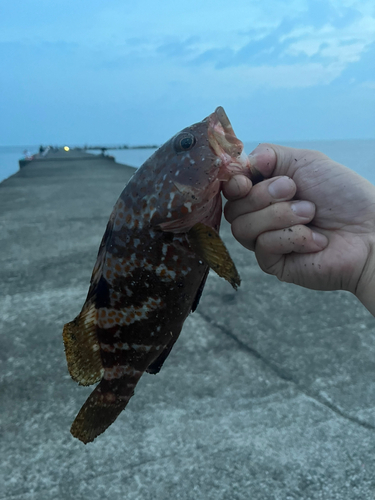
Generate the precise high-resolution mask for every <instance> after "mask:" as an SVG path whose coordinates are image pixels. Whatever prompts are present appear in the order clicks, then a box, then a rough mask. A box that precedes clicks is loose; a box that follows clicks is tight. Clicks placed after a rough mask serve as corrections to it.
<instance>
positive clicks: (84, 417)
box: [70, 379, 134, 444]
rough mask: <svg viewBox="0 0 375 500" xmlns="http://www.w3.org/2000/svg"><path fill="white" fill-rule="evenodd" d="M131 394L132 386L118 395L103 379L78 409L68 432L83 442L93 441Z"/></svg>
mask: <svg viewBox="0 0 375 500" xmlns="http://www.w3.org/2000/svg"><path fill="white" fill-rule="evenodd" d="M133 394H134V387H131V388H130V389H129V392H128V394H125V395H121V396H119V395H117V394H115V392H113V391H112V390H111V388H110V386H108V381H107V380H104V379H103V380H102V381H101V382H100V384H99V385H98V386H97V387H96V388H95V389H94V390H93V391H92V393H91V394H90V396H89V397H88V398H87V400H86V402H85V403H84V405H83V406H82V408H81V409H80V411H79V413H78V415H77V416H76V418H75V420H74V422H73V424H72V427H71V429H70V432H71V433H72V435H73V436H74V437H75V438H77V439H79V440H80V441H82V442H83V443H84V444H87V443H90V442H91V441H94V439H95V438H96V437H97V436H99V434H102V433H103V432H104V431H105V430H106V429H107V428H108V427H109V426H110V425H111V424H113V422H114V421H115V420H116V418H117V417H118V416H119V415H120V413H121V412H122V410H123V409H124V408H125V406H126V405H127V404H128V402H129V399H130V398H131V397H132V396H133Z"/></svg>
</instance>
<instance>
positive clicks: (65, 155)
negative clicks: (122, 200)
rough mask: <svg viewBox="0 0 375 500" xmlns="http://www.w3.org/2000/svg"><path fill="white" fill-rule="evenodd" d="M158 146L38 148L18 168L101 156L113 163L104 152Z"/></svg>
mask: <svg viewBox="0 0 375 500" xmlns="http://www.w3.org/2000/svg"><path fill="white" fill-rule="evenodd" d="M158 147H159V146H156V145H150V146H148V145H143V146H127V145H123V146H83V147H74V148H69V147H68V146H64V147H53V146H47V147H43V146H40V148H39V153H35V154H30V153H26V154H25V158H22V159H20V160H19V161H18V164H19V167H20V168H23V167H25V166H26V165H29V164H30V163H32V162H35V161H36V160H37V161H41V162H46V161H49V162H50V161H53V162H55V161H77V160H78V161H83V160H96V159H98V160H100V159H103V156H105V157H106V158H107V159H108V160H111V161H115V158H114V156H111V155H107V154H106V152H107V151H108V150H112V149H119V150H120V149H121V150H128V149H157V148H158ZM89 150H97V151H98V150H99V151H101V154H98V155H95V154H92V153H88V152H86V151H89Z"/></svg>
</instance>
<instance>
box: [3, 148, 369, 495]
mask: <svg viewBox="0 0 375 500" xmlns="http://www.w3.org/2000/svg"><path fill="white" fill-rule="evenodd" d="M83 155H87V153H83ZM89 156H92V155H89ZM71 158H72V157H70V159H69V160H67V161H64V160H63V159H62V160H61V159H60V160H58V161H56V160H57V158H53V156H48V155H47V156H46V157H45V158H44V159H42V161H39V159H38V158H36V159H35V160H33V161H32V162H30V163H29V164H27V165H26V166H24V168H22V169H21V170H20V171H19V172H18V173H17V174H15V175H13V176H12V177H10V178H9V179H7V180H6V181H4V182H2V183H1V184H0V226H1V234H0V248H1V251H0V258H1V268H0V278H1V291H0V295H1V302H0V311H1V314H0V390H1V395H0V422H1V427H0V430H1V442H0V447H1V457H2V459H1V463H0V475H1V477H2V478H3V480H2V481H1V482H0V500H2V499H22V500H32V499H37V500H47V499H48V500H52V499H62V500H65V499H66V500H68V499H69V500H70V499H73V498H74V499H75V500H87V499H90V500H99V499H100V500H102V499H103V498H110V499H111V500H117V499H126V500H128V499H131V500H133V499H134V500H143V499H145V500H146V499H151V498H152V499H153V500H165V499H169V498H170V499H183V500H192V499H193V500H211V499H212V500H226V499H230V500H237V499H238V500H240V499H241V500H249V499H251V500H271V499H272V500H276V499H280V500H284V499H304V500H305V499H314V500H315V499H324V500H333V499H335V500H343V499H345V500H352V499H361V500H362V499H366V500H367V499H372V498H375V472H374V470H375V408H374V406H375V324H374V318H373V317H372V316H371V315H370V314H369V313H367V311H366V310H365V309H364V308H363V307H362V306H361V304H359V303H358V302H357V301H356V299H355V298H354V297H352V296H350V295H349V294H347V293H344V292H330V293H321V292H314V291H309V290H304V289H302V288H299V287H295V286H292V285H287V284H283V283H280V282H278V281H277V279H276V278H274V277H271V276H267V275H265V274H264V273H262V271H260V269H259V268H258V266H257V263H256V261H255V259H254V257H253V255H252V254H251V253H250V252H248V251H246V250H245V249H243V248H242V247H240V245H239V244H238V243H236V242H235V241H234V239H233V238H232V237H231V234H230V228H229V226H228V225H227V224H226V223H223V228H222V236H223V239H224V240H225V242H226V244H227V246H228V249H229V251H230V253H231V255H232V258H233V260H234V261H235V262H236V264H237V267H238V270H239V272H240V274H241V278H242V285H241V287H240V289H239V291H238V292H235V291H233V290H232V289H231V287H230V285H229V284H228V283H227V282H225V281H224V280H222V279H220V278H219V277H217V276H216V275H215V274H214V273H210V276H209V279H208V282H207V285H206V287H205V290H204V293H203V297H202V299H201V303H200V305H199V308H198V310H197V311H196V312H195V313H194V314H192V315H190V316H189V318H188V320H187V321H186V323H185V326H184V328H183V331H182V334H181V337H180V339H179V340H178V342H177V344H176V346H175V347H174V349H173V351H172V353H171V354H170V356H169V358H168V360H167V361H166V363H165V365H164V367H163V368H162V370H161V372H160V373H159V374H158V375H157V376H152V375H147V374H145V375H144V376H143V377H142V379H141V381H140V383H139V384H138V385H137V387H136V392H135V396H134V397H133V398H132V400H131V401H130V403H129V405H128V407H127V409H126V410H125V411H124V412H123V413H122V414H121V415H120V417H119V418H118V419H117V421H116V422H115V423H114V424H113V425H112V426H111V427H110V428H109V429H108V430H107V431H106V432H105V433H104V434H103V435H102V436H100V437H99V438H97V439H96V440H95V441H94V443H91V444H89V445H87V446H84V445H83V444H82V443H80V442H79V441H77V440H76V439H74V438H73V437H72V436H71V435H70V433H69V428H70V425H71V422H72V420H73V419H74V417H75V415H76V413H77V411H78V410H79V409H80V407H81V405H82V404H83V402H84V401H85V399H86V397H87V395H88V394H89V393H90V392H91V390H92V388H91V387H90V388H84V387H79V386H78V385H77V384H76V383H75V382H73V381H72V380H71V378H70V376H69V374H68V371H67V368H66V362H65V355H64V349H63V343H62V336H61V333H62V327H63V324H64V323H66V322H67V321H70V320H71V319H73V318H74V316H75V315H76V314H77V313H78V312H79V311H80V309H81V306H82V304H83V302H84V299H85V295H86V293H87V289H88V285H89V280H90V276H91V271H92V267H93V265H94V263H95V259H96V254H97V251H98V247H99V243H100V240H101V237H102V235H103V233H104V229H105V226H106V223H107V220H108V217H109V214H110V212H111V210H112V207H113V205H114V203H115V201H116V199H117V197H118V195H119V194H120V192H121V191H122V189H123V187H124V185H125V184H126V182H127V181H128V179H129V178H130V176H131V175H132V173H133V172H134V169H132V168H131V167H127V166H124V165H120V164H117V163H116V162H114V161H113V160H111V159H109V158H107V157H105V156H103V157H95V160H93V161H88V160H85V161H82V159H83V157H82V158H79V157H76V158H75V159H71Z"/></svg>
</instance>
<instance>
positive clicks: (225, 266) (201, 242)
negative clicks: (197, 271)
mask: <svg viewBox="0 0 375 500" xmlns="http://www.w3.org/2000/svg"><path fill="white" fill-rule="evenodd" d="M187 237H188V240H189V243H190V246H191V248H192V250H193V251H194V252H195V253H196V254H197V255H198V256H199V257H200V258H201V259H202V260H203V261H204V262H205V263H206V264H207V265H208V266H209V267H210V268H211V269H212V270H214V271H215V272H216V273H217V274H218V275H219V276H221V277H222V278H225V279H226V280H227V281H229V283H230V284H231V285H232V287H233V288H234V289H235V290H237V288H238V287H239V286H240V283H241V278H240V276H239V274H238V271H237V269H236V266H235V265H234V262H233V260H232V258H231V256H230V255H229V252H228V250H227V248H226V246H225V245H224V243H223V241H222V239H221V238H220V236H219V233H218V232H217V231H215V229H212V227H209V226H206V225H205V224H202V223H201V222H198V223H197V224H195V226H193V227H192V228H191V229H190V231H189V232H188V233H187Z"/></svg>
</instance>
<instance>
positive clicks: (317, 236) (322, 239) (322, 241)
mask: <svg viewBox="0 0 375 500" xmlns="http://www.w3.org/2000/svg"><path fill="white" fill-rule="evenodd" d="M312 237H313V240H314V242H315V243H316V244H317V245H318V247H320V248H325V247H326V246H327V244H328V238H327V236H324V234H321V233H315V232H314V231H313V233H312Z"/></svg>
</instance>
